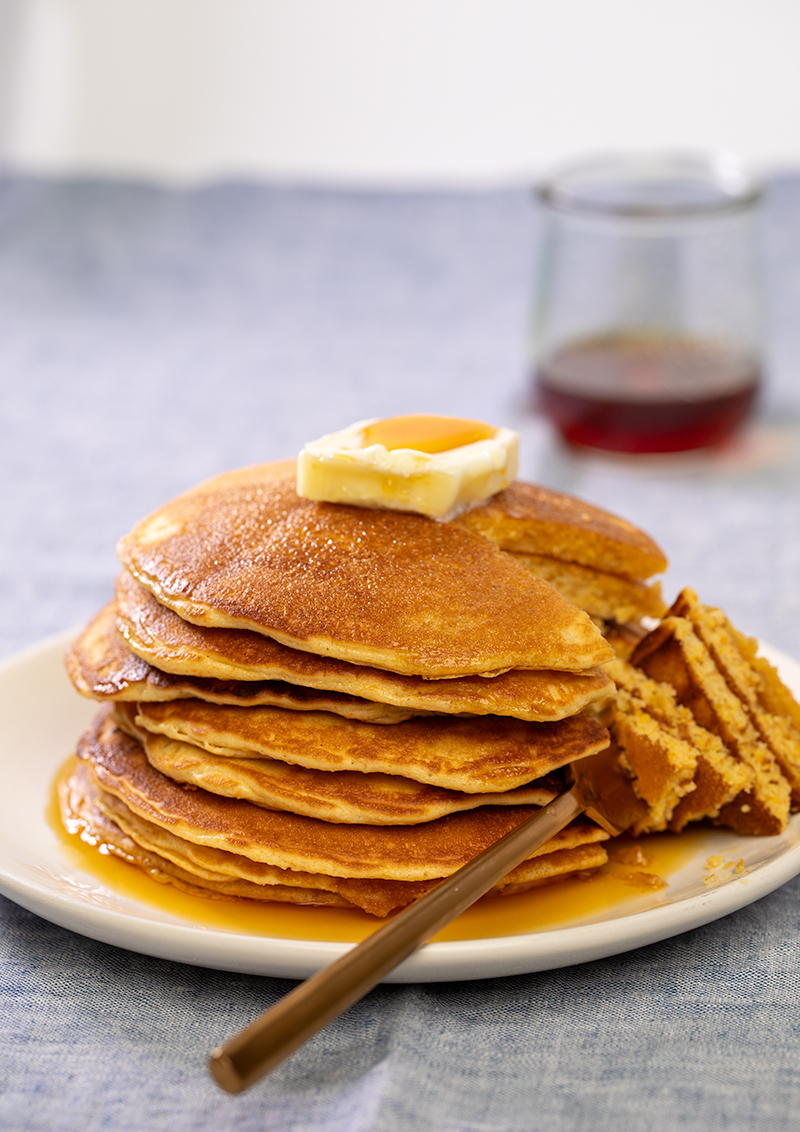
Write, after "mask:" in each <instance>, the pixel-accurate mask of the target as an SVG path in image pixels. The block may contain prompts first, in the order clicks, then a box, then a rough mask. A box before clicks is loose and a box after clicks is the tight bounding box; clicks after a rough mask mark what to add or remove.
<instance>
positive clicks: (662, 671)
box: [631, 617, 790, 835]
mask: <svg viewBox="0 0 800 1132" xmlns="http://www.w3.org/2000/svg"><path fill="white" fill-rule="evenodd" d="M631 663H633V664H634V665H635V666H636V667H638V668H641V669H642V670H643V671H644V672H645V673H646V674H647V675H648V676H650V677H651V678H652V679H654V680H658V681H662V682H663V683H667V684H670V685H671V686H672V687H673V688H674V689H675V694H676V698H677V700H678V702H679V703H681V704H683V705H684V706H685V707H688V708H689V709H690V711H691V712H692V714H693V716H694V718H695V719H696V720H697V722H698V723H699V724H700V725H701V727H705V728H706V729H707V730H708V731H711V732H713V733H714V734H715V735H718V736H719V737H720V738H721V739H722V741H723V743H724V744H725V746H726V748H727V749H728V751H729V752H730V753H731V754H732V755H734V756H735V757H736V758H738V759H739V760H740V761H741V762H743V763H744V764H745V765H746V766H748V767H750V768H751V770H752V771H753V782H752V786H750V787H749V788H748V789H747V790H744V791H742V792H741V793H740V794H739V795H737V797H736V798H734V800H733V801H732V802H729V803H728V804H727V805H726V806H723V807H722V809H721V810H720V812H719V816H718V818H717V819H716V820H717V822H718V824H720V825H727V826H730V827H731V828H732V829H735V830H736V832H737V833H743V834H764V835H771V834H776V833H782V832H783V830H784V829H785V828H786V822H787V820H788V817H789V803H790V789H789V784H788V782H787V781H786V779H785V778H784V777H783V775H782V773H781V771H780V768H779V767H778V764H777V763H776V761H775V759H774V757H773V755H772V754H771V752H770V751H769V749H768V748H767V747H766V745H765V744H764V743H763V742H762V741H761V740H760V739H759V737H758V733H757V732H756V729H755V727H754V726H753V724H752V722H751V720H750V718H749V716H748V715H747V712H746V711H745V708H744V706H743V704H742V703H741V701H740V700H739V698H738V697H737V696H736V695H734V693H733V692H731V690H730V688H729V687H728V685H727V683H726V682H725V680H724V678H723V676H722V675H721V674H720V672H719V670H718V668H717V666H716V664H715V663H714V660H713V658H712V656H711V654H710V653H709V651H708V649H707V648H706V646H705V644H704V643H703V642H702V641H701V640H700V638H699V637H698V636H697V634H696V633H695V632H694V630H693V628H692V625H691V622H690V621H688V620H687V619H686V618H684V617H667V618H665V619H664V620H663V621H662V622H661V624H660V625H659V626H658V627H657V628H656V629H654V630H653V632H652V633H649V634H648V635H647V636H646V637H644V638H643V639H642V640H641V641H640V642H639V644H638V645H637V646H636V649H635V650H634V652H633V654H632V656H631Z"/></svg>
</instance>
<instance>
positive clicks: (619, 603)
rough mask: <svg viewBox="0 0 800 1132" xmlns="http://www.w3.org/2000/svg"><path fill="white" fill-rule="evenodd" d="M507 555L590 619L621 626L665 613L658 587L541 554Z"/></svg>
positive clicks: (657, 585) (516, 553) (515, 553)
mask: <svg viewBox="0 0 800 1132" xmlns="http://www.w3.org/2000/svg"><path fill="white" fill-rule="evenodd" d="M508 553H510V554H511V556H512V558H514V560H515V561H516V562H519V563H520V565H521V566H524V567H525V568H526V570H530V572H531V573H532V574H536V576H537V577H539V578H544V580H545V581H546V582H549V583H550V585H551V586H553V588H554V589H556V590H558V592H559V593H560V594H561V596H562V597H563V598H566V600H567V601H569V602H572V604H573V605H577V606H578V608H579V609H583V610H584V611H585V612H586V613H589V614H590V615H592V616H593V617H602V618H603V619H604V620H607V621H617V622H619V623H620V624H622V623H624V622H626V621H638V620H639V619H640V618H642V617H661V616H663V614H664V613H665V612H666V608H667V607H666V605H665V604H664V602H663V600H662V597H661V586H660V585H659V584H658V583H655V584H654V585H652V586H648V585H645V583H644V582H639V581H635V580H633V581H632V580H631V579H630V578H621V577H620V576H619V575H618V574H609V573H606V572H605V571H603V570H596V569H594V568H593V567H591V566H579V565H578V564H577V563H575V562H562V561H560V560H559V559H558V558H550V557H548V556H547V555H545V554H521V553H518V552H516V551H510V552H508Z"/></svg>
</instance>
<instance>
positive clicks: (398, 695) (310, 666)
mask: <svg viewBox="0 0 800 1132" xmlns="http://www.w3.org/2000/svg"><path fill="white" fill-rule="evenodd" d="M117 610H118V619H117V626H118V628H119V632H120V634H121V635H122V637H123V638H124V641H125V643H126V644H127V645H128V646H129V647H130V649H131V650H133V652H134V653H135V654H136V656H137V657H139V658H140V659H141V660H144V661H147V662H148V663H149V664H150V665H152V666H153V667H154V668H156V669H158V670H160V671H162V672H166V673H170V674H173V675H182V676H188V677H192V678H198V679H203V680H208V679H213V680H225V681H241V682H252V681H264V680H266V681H273V680H280V681H285V682H287V683H290V684H296V685H301V686H304V687H309V688H315V689H317V690H320V691H331V692H336V693H338V694H342V695H351V696H359V697H363V698H364V699H366V700H370V701H374V702H379V703H384V704H390V705H392V706H394V707H398V708H403V709H406V710H408V711H411V712H414V713H415V714H418V713H425V712H444V713H447V714H463V713H468V714H471V715H503V716H513V717H515V718H517V719H524V720H528V721H549V720H557V719H564V718H566V717H567V716H571V715H575V714H577V713H578V712H579V711H582V710H583V709H584V708H585V707H587V706H588V705H589V704H592V703H595V702H597V701H598V700H601V699H604V698H606V697H607V696H608V695H609V694H610V693H611V692H613V685H612V683H611V681H610V680H609V678H608V676H606V675H605V673H603V672H601V671H600V670H598V669H593V670H591V671H588V672H585V673H573V672H561V671H559V672H553V671H547V670H544V671H537V670H515V671H513V672H505V673H503V674H501V675H500V676H495V677H494V678H492V679H490V680H488V679H485V678H484V677H481V676H464V677H460V678H459V679H454V680H424V679H422V678H421V677H419V676H401V675H397V674H395V673H391V672H384V671H381V670H380V669H377V668H366V667H363V666H360V665H355V664H348V663H347V662H346V661H342V660H335V659H333V658H332V657H321V656H315V655H314V654H313V653H308V652H301V651H299V650H298V649H290V648H287V647H286V646H285V645H281V644H278V642H277V641H273V640H272V639H271V638H269V637H265V636H263V635H262V634H260V633H253V632H250V631H248V630H246V629H206V628H202V627H199V626H196V625H192V624H190V623H188V622H186V621H184V620H182V618H180V617H179V616H178V615H177V614H176V613H173V612H172V610H169V609H166V608H165V607H164V606H162V605H161V604H160V603H159V602H158V601H156V599H155V598H154V597H153V596H152V594H151V593H150V592H149V591H148V590H146V589H145V588H144V587H143V586H141V585H139V583H138V582H137V581H136V580H135V579H134V578H132V577H131V575H130V574H128V573H127V572H125V571H123V572H122V573H121V574H120V576H119V578H118V579H117ZM106 641H107V645H106V647H107V649H108V651H109V653H115V652H116V650H117V649H118V648H119V641H118V638H117V636H116V634H114V633H113V632H111V631H110V632H109V636H108V637H107V638H106ZM94 663H95V666H96V665H97V663H98V662H97V661H95V662H94ZM114 663H115V662H114V661H113V660H112V661H109V663H108V666H107V667H109V668H113V666H114ZM127 663H130V662H127ZM106 679H107V677H106ZM148 679H149V677H148ZM153 679H157V678H155V677H154V678H153ZM112 686H113V683H112ZM140 698H141V699H142V700H146V699H155V698H156V697H155V696H152V697H151V696H142V697H140ZM165 698H166V697H165ZM199 698H201V699H208V700H211V699H212V697H211V696H209V695H204V696H201V697H199ZM213 702H226V701H222V700H215V701H213Z"/></svg>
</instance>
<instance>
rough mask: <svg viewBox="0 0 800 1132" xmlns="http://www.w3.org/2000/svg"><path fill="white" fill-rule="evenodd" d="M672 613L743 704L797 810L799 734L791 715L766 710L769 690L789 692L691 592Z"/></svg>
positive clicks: (716, 611) (724, 619)
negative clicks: (685, 625) (699, 642)
mask: <svg viewBox="0 0 800 1132" xmlns="http://www.w3.org/2000/svg"><path fill="white" fill-rule="evenodd" d="M670 613H672V614H674V615H675V616H677V617H685V618H686V619H687V620H688V621H689V622H690V623H691V625H692V628H693V629H694V631H695V633H697V635H698V637H699V638H700V639H701V640H702V642H703V644H704V645H705V646H706V648H707V649H708V651H709V653H710V654H711V657H712V658H713V660H714V663H715V664H716V666H717V669H718V670H719V672H720V673H721V675H722V676H723V678H724V680H725V682H726V684H727V685H728V687H729V688H730V690H731V691H732V692H733V693H734V695H735V696H737V697H738V699H739V700H740V701H741V703H742V705H743V707H744V709H745V711H746V712H747V714H748V716H749V717H750V721H751V722H752V724H753V726H754V727H755V729H756V731H757V733H758V735H759V738H760V739H761V740H762V741H763V742H764V743H765V744H766V745H767V747H768V748H769V750H770V752H771V753H772V755H773V757H774V758H775V760H776V762H777V763H778V766H779V767H780V768H781V771H782V773H783V775H784V777H785V778H786V780H787V782H788V783H789V786H790V788H791V791H792V806H793V808H794V809H798V808H800V732H798V730H797V728H796V727H795V726H794V724H793V723H792V719H791V715H790V714H788V713H786V714H784V713H777V714H776V713H773V712H772V711H771V710H770V709H769V706H768V700H769V692H768V691H767V688H768V686H771V687H772V688H773V689H775V690H777V687H776V686H777V685H780V687H781V689H782V693H783V694H782V695H781V697H780V698H781V701H784V700H785V697H786V696H787V695H788V696H789V698H791V694H790V693H789V691H788V689H787V688H786V687H784V686H783V685H782V684H781V683H780V680H779V678H778V675H777V673H776V672H775V670H774V669H773V668H772V666H771V665H770V666H769V668H768V670H767V672H766V673H765V672H764V671H760V670H759V669H758V668H756V667H754V666H753V664H752V663H751V662H750V661H749V660H748V658H747V655H746V652H744V651H742V648H741V647H740V644H739V638H740V636H741V635H740V634H738V633H737V632H736V630H735V629H734V628H733V626H732V625H731V623H730V621H728V619H727V617H726V616H725V614H724V613H723V612H722V610H721V609H714V608H712V607H710V606H708V605H701V604H700V602H699V601H698V600H697V594H696V593H695V592H694V590H691V589H688V588H686V589H684V590H682V591H681V593H680V594H679V595H678V597H677V599H676V601H675V603H674V605H673V606H672V608H671V610H670ZM768 678H769V679H770V683H769V685H768ZM795 713H797V705H796V704H795Z"/></svg>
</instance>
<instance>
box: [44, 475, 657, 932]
mask: <svg viewBox="0 0 800 1132" xmlns="http://www.w3.org/2000/svg"><path fill="white" fill-rule="evenodd" d="M501 548H502V549H501ZM507 549H508V550H511V551H512V553H507V552H506V551H507ZM119 553H120V557H121V560H122V563H123V566H124V568H125V569H124V571H123V573H122V574H121V576H120V578H119V581H118V585H117V592H116V600H115V601H114V602H113V603H112V604H111V605H110V606H108V607H107V608H106V609H104V610H103V611H101V613H100V614H99V615H98V616H97V617H96V618H95V620H94V621H93V622H92V623H91V625H89V626H88V628H87V629H86V630H85V632H84V633H83V634H82V636H81V638H80V639H79V640H78V641H77V642H76V643H75V645H74V646H73V648H72V650H71V651H70V653H69V656H68V658H67V666H68V670H69V673H70V676H71V678H72V680H73V682H74V684H75V686H76V687H77V688H78V690H79V691H80V692H82V693H83V694H85V695H88V696H91V697H93V698H95V699H98V700H101V701H106V706H105V707H104V708H103V709H102V711H101V713H100V716H99V717H98V719H97V721H96V722H95V725H94V726H93V728H92V729H91V730H90V731H89V732H88V733H87V734H86V735H85V736H84V737H83V738H82V740H81V743H80V747H79V755H80V760H79V764H78V769H77V770H76V772H75V773H74V774H73V775H72V776H71V778H70V779H69V781H68V782H67V783H66V784H65V786H64V788H63V790H62V812H63V815H64V819H65V822H66V824H67V826H68V828H70V829H72V830H74V831H82V832H83V834H84V836H85V837H87V838H89V839H92V840H94V841H99V842H102V843H103V844H105V845H106V846H107V847H108V848H109V850H110V851H112V852H116V853H118V854H120V855H122V856H124V857H126V858H127V859H129V860H131V861H133V862H134V863H136V864H138V865H140V867H142V868H144V869H146V870H147V871H148V872H150V873H151V875H153V876H154V877H156V878H157V879H159V880H167V881H170V882H172V883H175V884H177V885H178V886H180V887H184V888H186V889H188V890H189V891H194V892H198V891H202V892H203V893H205V894H208V895H222V896H230V895H233V896H248V897H255V898H257V899H262V900H284V901H293V902H302V903H334V904H345V905H354V906H357V907H360V908H363V909H365V910H367V911H369V912H372V913H375V914H377V915H384V914H386V913H388V912H389V911H391V910H392V909H395V908H399V907H402V906H403V905H405V904H407V903H409V902H410V901H412V900H414V899H416V897H417V896H418V895H420V894H421V893H423V892H425V891H426V890H427V889H429V888H430V887H432V886H433V885H435V884H436V883H437V882H438V881H439V880H440V879H441V878H442V877H444V876H447V875H449V874H450V873H452V872H454V871H455V870H456V869H457V868H458V867H460V866H461V865H462V864H464V863H466V862H467V861H468V860H469V859H471V858H472V857H473V856H475V855H476V854H477V853H478V852H479V851H480V850H482V849H483V848H484V847H485V846H487V845H489V844H491V843H492V842H494V841H495V840H497V838H499V837H500V836H502V835H503V834H504V833H505V832H507V831H508V830H510V829H512V828H514V827H516V826H517V825H518V824H520V823H521V822H522V821H524V820H525V819H526V818H527V817H528V816H529V814H530V813H531V810H532V808H536V807H539V806H541V805H544V804H546V803H547V802H548V801H550V800H551V799H552V798H553V797H554V796H555V795H556V793H558V792H559V790H560V789H562V787H563V779H562V775H561V768H563V767H564V766H565V765H566V764H567V763H570V762H572V761H574V760H576V759H579V758H582V757H585V756H587V755H589V754H593V753H595V752H596V751H598V750H601V749H603V748H604V747H605V746H606V745H607V743H608V732H607V731H606V730H605V728H604V727H603V726H602V724H601V723H600V722H599V721H598V719H597V718H596V714H595V713H593V712H592V710H591V708H592V707H593V706H597V705H599V704H602V703H603V702H605V701H607V700H608V699H609V696H610V695H612V694H613V691H614V686H613V684H612V682H611V681H610V679H609V677H608V676H607V675H606V674H605V673H603V672H602V670H601V669H600V668H599V665H601V664H602V663H603V662H605V661H607V660H608V659H609V658H610V657H611V656H612V650H611V649H610V647H609V645H608V644H607V643H606V641H605V640H604V639H603V637H602V636H601V634H600V632H599V631H598V628H597V626H596V624H594V623H593V621H592V619H591V618H590V616H588V615H587V613H586V612H583V611H582V610H580V609H578V608H576V605H574V604H572V603H571V602H570V601H569V600H566V599H565V598H564V597H562V596H560V595H559V593H558V592H556V590H555V589H554V588H553V586H552V585H550V584H549V583H548V582H547V581H544V580H542V578H541V577H537V576H536V575H537V573H542V572H544V571H545V570H547V571H550V572H553V571H555V572H559V571H561V574H562V575H563V577H565V578H572V579H573V580H574V579H578V582H580V585H582V586H583V587H584V591H583V592H585V593H586V594H587V595H589V596H591V593H602V594H605V595H606V599H607V600H605V599H604V600H605V604H598V602H595V601H594V599H592V603H593V608H592V609H591V610H590V612H591V613H592V614H593V615H594V616H595V617H606V616H608V619H609V620H611V619H612V618H613V619H614V620H616V619H617V616H618V615H621V614H623V613H624V614H629V613H630V610H631V609H633V610H634V613H636V614H637V615H641V613H643V612H647V611H650V610H653V609H654V608H656V603H657V602H658V601H660V599H659V598H657V591H655V590H654V589H653V588H652V587H649V586H648V585H647V584H646V583H645V581H644V579H646V578H647V577H649V576H650V575H651V574H652V573H654V572H656V571H657V570H659V569H663V566H664V559H663V555H661V553H660V551H659V550H658V548H657V547H656V546H655V544H653V543H652V541H651V540H649V539H648V538H647V536H645V535H643V534H642V533H641V532H640V531H638V530H637V529H636V528H635V527H632V526H630V525H629V524H625V523H623V522H622V521H621V520H617V519H615V518H614V517H613V516H609V515H606V514H605V513H604V512H600V511H598V510H597V509H595V508H591V507H588V506H586V505H584V504H579V503H578V502H577V501H575V500H571V499H569V497H560V496H556V495H555V493H549V492H543V491H542V489H538V488H532V487H530V486H529V485H525V484H515V485H513V487H511V488H509V489H508V490H507V491H505V492H501V493H500V494H499V495H497V496H495V497H494V499H493V500H491V501H490V502H489V503H487V504H485V505H483V506H481V507H478V508H475V509H474V510H473V511H470V512H468V513H467V514H466V515H463V516H461V517H460V518H459V519H458V520H457V521H455V522H451V523H439V522H435V521H433V520H430V519H427V518H424V517H422V516H418V515H413V514H409V513H402V512H392V511H375V510H367V509H362V508H357V507H350V506H343V505H337V504H325V503H314V502H311V501H308V500H305V499H301V498H299V497H298V496H297V494H296V492H295V490H294V465H293V464H277V465H274V464H273V465H264V466H260V467H256V468H250V469H245V470H243V471H240V472H233V473H229V474H227V475H224V476H220V477H218V478H217V479H215V480H212V481H209V482H208V483H206V484H202V485H200V486H199V487H198V488H195V489H193V490H192V491H190V492H187V493H186V494H185V495H183V496H181V497H179V498H178V499H177V500H174V501H173V502H172V503H170V504H168V505H167V506H165V507H163V508H162V509H161V510H159V511H158V512H156V513H155V514H153V515H152V516H150V517H149V518H148V519H146V520H144V521H143V522H142V523H140V524H139V525H138V526H137V527H136V528H135V529H134V530H133V531H132V532H131V534H130V535H128V536H127V537H125V538H124V539H122V541H121V543H120V546H119ZM578 582H575V584H576V585H577V584H578ZM564 584H565V583H564ZM634 597H635V599H636V600H635V601H634ZM626 602H627V604H625V603H626ZM636 602H638V604H636ZM631 603H633V605H632V604H631ZM606 836H607V835H606V834H605V833H604V832H603V831H602V830H600V829H599V828H598V827H596V826H595V825H594V824H593V823H591V822H589V821H588V820H585V819H579V820H577V821H575V822H573V823H572V824H571V825H570V826H568V827H567V829H565V830H564V831H562V832H561V833H560V834H558V835H557V836H556V837H554V838H553V839H551V840H550V841H549V842H547V843H546V844H545V845H543V846H542V847H541V848H540V849H539V850H538V851H537V852H536V854H535V855H534V856H533V857H532V859H530V860H529V861H526V862H525V863H523V864H522V865H521V866H519V867H518V868H517V869H515V870H514V871H513V872H512V873H511V874H509V876H508V877H506V878H505V879H504V881H503V882H502V883H501V885H500V886H499V887H498V890H502V891H503V892H514V891H520V890H521V889H523V888H526V887H530V886H532V885H536V884H540V883H543V882H545V881H547V880H549V879H551V878H554V877H558V876H563V875H566V874H569V873H572V872H575V871H584V870H587V869H593V868H596V867H598V866H599V865H600V864H602V863H603V862H604V861H605V859H606V853H605V850H604V849H603V846H602V845H601V842H602V841H604V840H605V839H606Z"/></svg>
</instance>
